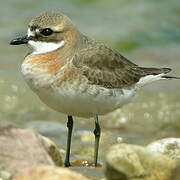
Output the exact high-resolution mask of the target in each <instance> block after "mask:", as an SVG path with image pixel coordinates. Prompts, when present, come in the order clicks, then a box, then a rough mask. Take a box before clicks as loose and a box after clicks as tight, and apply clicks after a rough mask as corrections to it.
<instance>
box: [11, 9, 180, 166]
mask: <svg viewBox="0 0 180 180" xmlns="http://www.w3.org/2000/svg"><path fill="white" fill-rule="evenodd" d="M10 44H11V45H19V44H27V45H28V46H29V48H30V49H31V52H29V53H28V54H27V56H26V57H25V59H24V62H23V63H22V74H23V76H24V79H25V81H26V82H27V84H28V85H29V86H30V88H31V89H32V90H33V91H34V92H35V93H36V94H37V95H38V96H39V98H40V99H41V100H42V101H43V102H44V103H45V104H47V105H48V106H49V107H51V108H52V109H54V110H55V111H58V112H61V113H64V114H67V116H68V121H67V128H68V138H67V150H66V157H65V163H64V165H65V166H66V167H68V166H70V146H71V135H72V129H73V118H72V116H77V117H85V118H90V117H94V119H95V129H94V135H95V150H94V164H95V166H97V162H98V149H99V139H100V134H101V129H100V126H99V122H98V115H104V114H107V113H109V112H111V111H113V110H115V109H118V108H120V107H122V106H123V105H125V104H127V103H129V102H131V100H132V98H133V96H134V95H135V92H136V90H138V89H139V88H140V87H142V86H144V85H146V84H149V83H151V82H154V81H157V80H161V79H170V78H177V79H178V77H172V76H167V75H166V74H167V73H168V72H170V71H171V69H170V68H146V67H140V66H138V65H136V64H134V63H132V62H131V61H129V60H128V59H127V58H125V57H124V56H122V55H121V54H120V53H119V52H118V51H115V50H113V49H111V48H109V47H107V46H106V45H104V44H103V43H100V42H97V41H95V40H93V39H91V38H89V37H87V36H85V35H84V34H82V33H81V32H80V31H79V30H78V29H77V28H76V27H75V26H74V25H73V23H72V22H71V20H70V19H69V18H68V17H67V16H65V15H63V14H61V13H56V12H43V13H41V14H40V15H38V16H36V17H35V18H34V19H32V20H31V22H30V23H29V25H28V31H27V35H26V36H24V37H20V38H16V39H14V40H12V41H11V42H10Z"/></svg>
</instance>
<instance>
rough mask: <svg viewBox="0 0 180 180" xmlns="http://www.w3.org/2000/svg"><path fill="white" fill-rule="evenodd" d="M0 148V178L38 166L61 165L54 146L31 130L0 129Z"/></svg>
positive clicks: (5, 127) (11, 127)
mask: <svg viewBox="0 0 180 180" xmlns="http://www.w3.org/2000/svg"><path fill="white" fill-rule="evenodd" d="M0 147H1V148H0V177H1V176H3V175H4V176H6V175H7V176H9V175H8V173H9V174H10V175H14V174H16V173H18V172H20V171H22V170H23V169H26V168H30V167H31V168H33V167H38V166H40V165H51V166H55V165H56V164H58V165H62V160H61V156H60V153H59V152H58V151H57V148H56V146H55V145H54V144H53V143H52V142H50V140H48V139H47V138H42V136H40V135H38V134H37V133H35V132H33V131H32V130H27V129H20V128H15V127H13V126H3V127H2V128H1V127H0ZM56 158H57V159H56Z"/></svg>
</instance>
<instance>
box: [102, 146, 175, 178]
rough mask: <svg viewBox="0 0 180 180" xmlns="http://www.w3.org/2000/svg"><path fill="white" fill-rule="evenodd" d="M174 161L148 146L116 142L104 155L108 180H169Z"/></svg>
mask: <svg viewBox="0 0 180 180" xmlns="http://www.w3.org/2000/svg"><path fill="white" fill-rule="evenodd" d="M175 167H176V163H175V161H174V160H172V159H171V158H169V157H167V156H165V155H163V154H160V153H154V152H151V151H149V150H148V148H145V147H141V146H136V145H128V144H117V145H114V146H112V147H111V148H110V150H109V152H108V153H107V155H106V169H105V174H106V177H107V179H108V180H171V172H172V170H174V168H175Z"/></svg>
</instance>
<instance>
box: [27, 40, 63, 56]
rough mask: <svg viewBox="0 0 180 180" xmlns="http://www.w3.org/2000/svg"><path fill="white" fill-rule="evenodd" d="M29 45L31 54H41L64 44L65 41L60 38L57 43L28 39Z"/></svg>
mask: <svg viewBox="0 0 180 180" xmlns="http://www.w3.org/2000/svg"><path fill="white" fill-rule="evenodd" d="M28 45H29V47H30V48H31V49H32V50H33V52H32V54H41V53H47V52H51V51H55V50H57V49H59V48H61V47H63V46H64V45H65V41H64V40H62V41H60V42H58V43H54V42H42V41H32V40H30V41H28Z"/></svg>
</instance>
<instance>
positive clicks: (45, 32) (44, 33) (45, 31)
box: [41, 28, 53, 36]
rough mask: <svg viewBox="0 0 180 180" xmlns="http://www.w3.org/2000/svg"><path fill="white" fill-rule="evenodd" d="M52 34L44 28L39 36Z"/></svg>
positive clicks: (48, 29)
mask: <svg viewBox="0 0 180 180" xmlns="http://www.w3.org/2000/svg"><path fill="white" fill-rule="evenodd" d="M52 33H53V31H52V30H51V29H50V28H46V29H43V30H42V31H41V34H43V35H44V36H50V35H51V34H52Z"/></svg>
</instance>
